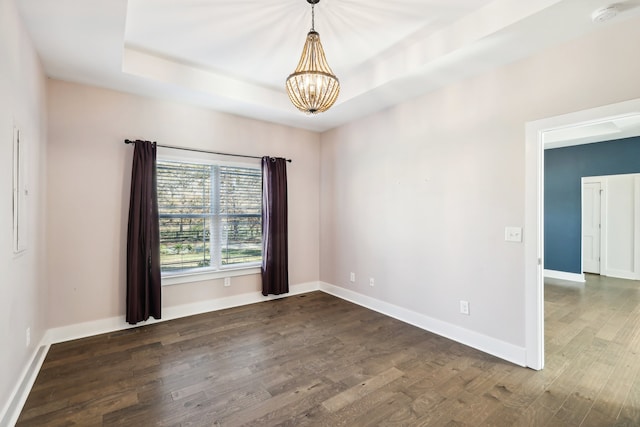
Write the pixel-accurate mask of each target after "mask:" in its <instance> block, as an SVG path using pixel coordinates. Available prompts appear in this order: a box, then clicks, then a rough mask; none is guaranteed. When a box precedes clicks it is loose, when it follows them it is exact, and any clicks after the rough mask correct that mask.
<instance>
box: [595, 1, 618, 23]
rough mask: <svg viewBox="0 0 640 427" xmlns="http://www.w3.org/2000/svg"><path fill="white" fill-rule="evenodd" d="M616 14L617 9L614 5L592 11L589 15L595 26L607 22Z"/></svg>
mask: <svg viewBox="0 0 640 427" xmlns="http://www.w3.org/2000/svg"><path fill="white" fill-rule="evenodd" d="M617 14H618V8H617V7H616V6H615V5H610V6H605V7H601V8H600V9H597V10H595V11H593V13H592V14H591V20H592V21H593V22H595V23H596V24H599V23H602V22H606V21H609V20H610V19H613V18H614V17H615V16H616V15H617Z"/></svg>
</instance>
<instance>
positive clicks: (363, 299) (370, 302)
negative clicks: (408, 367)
mask: <svg viewBox="0 0 640 427" xmlns="http://www.w3.org/2000/svg"><path fill="white" fill-rule="evenodd" d="M320 290H321V291H323V292H326V293H328V294H331V295H334V296H336V297H338V298H342V299H344V300H347V301H350V302H352V303H354V304H358V305H360V306H362V307H366V308H368V309H370V310H373V311H377V312H379V313H382V314H384V315H387V316H390V317H393V318H395V319H398V320H400V321H402V322H405V323H409V324H410V325H413V326H416V327H418V328H420V329H424V330H426V331H429V332H433V333H434V334H437V335H440V336H443V337H445V338H449V339H451V340H454V341H457V342H459V343H462V344H464V345H467V346H469V347H473V348H475V349H477V350H480V351H483V352H485V353H488V354H491V355H493V356H496V357H499V358H501V359H504V360H507V361H509V362H512V363H515V364H516V365H520V366H526V360H527V359H526V349H525V348H524V347H518V346H516V345H513V344H509V343H507V342H504V341H501V340H497V339H495V338H491V337H489V336H486V335H483V334H480V333H478V332H474V331H470V330H468V329H465V328H461V327H460V326H456V325H452V324H450V323H447V322H443V321H441V320H437V319H434V318H431V317H429V316H425V315H424V314H420V313H417V312H415V311H412V310H408V309H406V308H402V307H399V306H397V305H394V304H390V303H388V302H384V301H381V300H378V299H375V298H372V297H369V296H366V295H363V294H360V293H357V292H354V291H352V290H350V289H345V288H342V287H339V286H334V285H331V284H329V283H325V282H320Z"/></svg>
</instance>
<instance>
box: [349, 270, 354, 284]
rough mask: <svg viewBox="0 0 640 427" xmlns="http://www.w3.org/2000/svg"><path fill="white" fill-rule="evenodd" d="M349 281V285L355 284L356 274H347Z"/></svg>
mask: <svg viewBox="0 0 640 427" xmlns="http://www.w3.org/2000/svg"><path fill="white" fill-rule="evenodd" d="M349 281H350V282H351V283H355V281H356V273H354V272H353V271H352V272H351V274H349Z"/></svg>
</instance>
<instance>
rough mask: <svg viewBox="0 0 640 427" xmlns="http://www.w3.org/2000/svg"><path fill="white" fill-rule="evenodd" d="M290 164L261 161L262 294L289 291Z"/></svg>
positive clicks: (280, 160)
mask: <svg viewBox="0 0 640 427" xmlns="http://www.w3.org/2000/svg"><path fill="white" fill-rule="evenodd" d="M288 237H289V234H288V231H287V161H286V160H285V159H283V158H280V157H278V158H274V157H263V158H262V295H269V294H273V295H280V294H284V293H287V292H289V249H288V244H287V241H288Z"/></svg>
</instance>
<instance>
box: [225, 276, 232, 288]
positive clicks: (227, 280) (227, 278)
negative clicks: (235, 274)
mask: <svg viewBox="0 0 640 427" xmlns="http://www.w3.org/2000/svg"><path fill="white" fill-rule="evenodd" d="M224 285H225V286H227V287H229V286H231V277H225V278H224Z"/></svg>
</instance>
